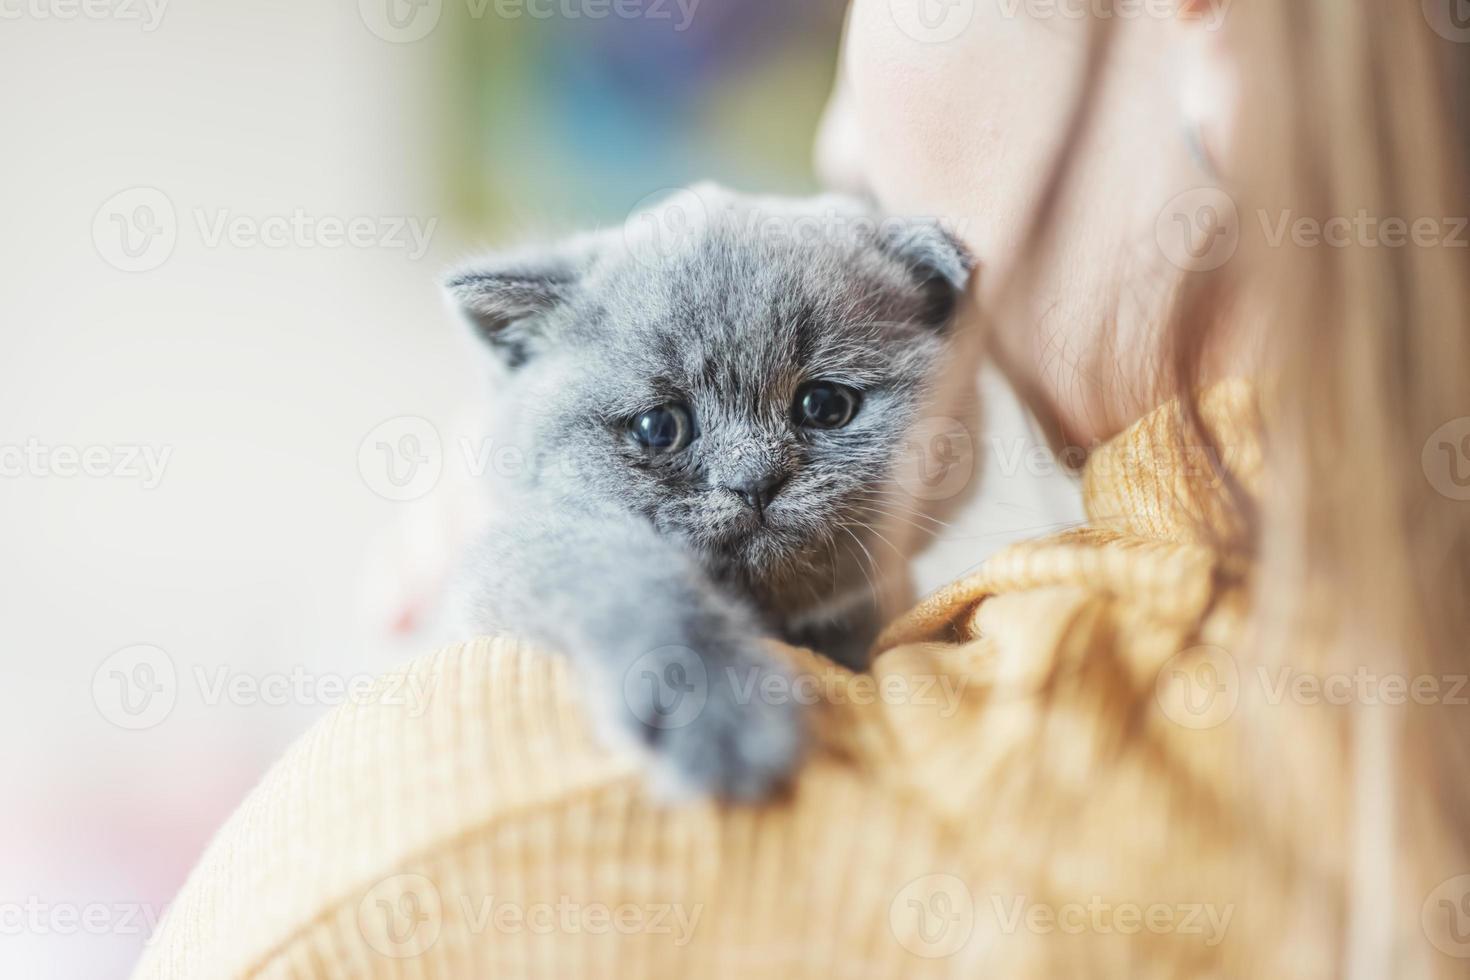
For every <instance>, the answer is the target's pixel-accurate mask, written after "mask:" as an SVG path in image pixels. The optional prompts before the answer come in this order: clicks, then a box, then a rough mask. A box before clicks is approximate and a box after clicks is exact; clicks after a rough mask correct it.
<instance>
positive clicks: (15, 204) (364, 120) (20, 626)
mask: <svg viewBox="0 0 1470 980" xmlns="http://www.w3.org/2000/svg"><path fill="white" fill-rule="evenodd" d="M27 2H30V0H27ZM24 9H25V8H23V7H20V6H19V4H18V2H10V0H7V3H6V6H5V8H4V11H5V12H6V18H7V19H4V20H0V91H3V92H4V93H5V94H4V96H3V97H0V133H3V134H4V137H3V138H4V146H5V149H4V157H3V163H0V168H3V175H4V179H3V181H0V221H3V230H0V270H3V272H0V445H18V444H24V443H25V442H26V441H27V440H28V439H32V438H34V439H36V440H39V441H40V442H41V443H45V444H49V445H52V446H75V447H78V448H81V447H89V446H105V447H110V448H112V449H119V448H121V447H126V446H129V445H146V446H153V447H169V448H170V449H171V451H172V456H171V458H170V459H169V463H168V466H167V468H166V470H165V471H164V473H165V475H164V478H163V479H162V482H161V483H160V484H159V485H158V486H157V487H156V488H155V489H143V488H142V486H141V485H140V481H139V480H136V479H129V478H124V477H110V478H95V477H94V478H87V477H72V478H62V477H57V476H54V475H52V476H46V475H42V474H38V473H37V472H35V471H34V469H31V470H28V471H27V472H26V473H25V474H24V475H22V476H20V477H14V476H12V477H9V478H0V556H3V558H0V631H3V632H0V643H3V645H4V646H3V652H0V658H3V661H0V663H3V671H4V673H3V677H4V683H3V684H0V758H3V760H4V773H5V777H6V778H5V785H6V787H7V788H6V790H5V791H4V792H3V796H4V797H5V798H6V800H7V802H6V803H5V804H4V805H3V806H0V976H4V977H16V978H20V977H27V978H29V977H49V976H56V977H63V976H65V977H82V976H85V977H105V976H121V975H124V974H125V973H126V970H127V969H128V967H129V966H130V964H131V963H132V961H133V959H134V958H135V956H136V951H137V949H138V948H139V944H140V943H141V941H142V937H141V936H138V935H135V934H132V933H131V930H130V929H129V928H128V926H127V924H126V923H124V922H123V919H124V918H125V917H126V916H127V913H126V912H125V911H123V910H118V911H115V912H113V913H110V915H111V919H112V922H113V924H112V925H110V926H108V927H106V928H105V929H104V931H103V934H102V935H89V934H88V932H87V930H86V929H85V928H78V927H77V926H76V925H75V924H74V923H73V924H71V925H70V926H69V925H68V923H69V920H68V919H67V912H66V911H65V907H66V906H68V905H73V906H76V907H82V906H85V905H87V904H89V903H94V902H102V903H104V904H107V905H109V906H124V905H136V904H142V905H147V906H150V907H151V908H153V909H156V908H157V907H158V906H161V905H162V904H163V903H164V902H166V901H167V900H168V899H169V897H170V896H171V895H172V894H173V891H174V890H175V888H176V887H177V885H178V883H179V881H180V880H181V878H182V875H183V874H184V873H185V872H186V871H187V868H188V866H189V865H190V864H191V863H192V861H193V860H194V858H195V857H196V856H197V854H198V852H199V850H200V849H201V848H202V846H203V844H204V843H205V841H206V840H207V837H208V835H209V833H210V832H211V830H212V829H213V828H214V827H215V826H216V825H217V824H218V823H219V822H220V821H221V820H222V819H223V818H224V817H225V816H226V815H227V814H228V812H229V810H230V809H231V808H232V807H233V805H234V804H235V803H236V802H237V801H238V799H239V798H240V796H241V795H242V794H243V793H244V792H245V791H246V789H248V787H249V785H250V784H251V783H253V782H254V780H255V779H256V778H258V776H259V773H260V772H261V771H262V769H263V767H264V766H265V765H267V764H268V763H269V762H270V761H271V760H272V759H273V758H274V757H275V756H276V755H278V754H279V752H280V751H281V750H282V749H283V748H284V747H285V745H286V744H287V743H288V741H289V740H290V738H291V737H292V736H293V735H295V734H296V733H297V732H299V731H300V730H301V729H302V728H303V727H304V726H305V725H306V724H307V723H308V722H309V720H310V719H311V718H313V717H315V716H317V715H318V714H319V713H320V712H321V710H322V709H320V708H319V707H317V706H315V705H311V704H300V703H296V704H288V705H285V706H279V707H277V706H270V705H265V704H259V703H256V704H248V703H245V704H230V703H228V700H226V701H225V702H222V703H220V704H218V705H215V706H210V705H206V704H205V703H204V698H205V693H204V692H201V691H200V690H199V688H198V685H197V683H196V681H195V677H196V676H197V675H196V674H195V670H196V669H197V668H202V669H204V670H206V671H207V672H208V673H207V674H206V676H207V677H209V678H210V679H211V681H212V680H213V679H215V677H216V676H217V675H216V674H215V673H213V672H214V671H215V670H216V668H218V667H220V666H224V667H226V668H228V669H229V670H230V671H231V672H236V673H238V672H248V673H251V674H253V675H257V676H258V675H264V674H268V673H269V672H272V671H288V670H289V669H290V668H291V667H292V666H293V665H305V666H307V667H308V668H309V669H310V670H312V671H315V672H334V671H335V672H339V673H342V674H350V673H354V672H359V671H373V670H378V669H381V668H383V667H386V666H388V665H390V664H391V663H392V662H394V661H395V660H397V659H400V657H401V656H402V655H403V654H402V651H396V650H394V649H392V647H391V645H390V644H389V643H388V641H387V640H385V638H384V636H385V634H383V633H382V632H381V631H378V630H375V629H373V628H372V625H373V624H372V621H371V620H370V619H367V618H364V617H362V616H360V615H359V614H358V610H359V597H360V594H361V584H360V570H361V565H362V556H363V552H364V547H365V541H366V540H367V539H368V538H369V537H370V536H371V534H372V533H373V532H374V530H375V529H376V528H379V527H381V526H382V525H384V524H385V523H386V522H388V521H390V520H392V519H394V516H395V505H393V504H391V503H388V502H386V501H384V500H382V499H380V498H378V497H377V496H375V495H374V494H373V493H371V492H370V491H369V490H368V489H367V488H366V487H365V486H364V483H363V480H362V479H361V477H360V476H359V472H358V466H357V450H358V444H359V442H360V441H361V440H362V439H363V437H364V435H365V434H366V433H367V432H368V430H370V429H371V428H372V427H373V425H375V424H376V423H377V422H379V421H381V420H382V419H385V418H389V417H393V416H398V415H403V414H416V415H429V416H448V415H450V414H452V413H453V412H454V411H456V410H457V409H458V407H459V406H460V405H462V404H463V402H464V400H465V398H466V397H467V394H466V393H467V390H468V387H469V384H470V381H471V375H470V374H469V372H467V371H466V370H464V369H463V367H462V365H461V364H460V363H459V360H460V358H459V355H458V352H457V350H456V348H455V347H454V346H453V344H452V337H451V334H450V332H449V331H448V330H447V329H446V328H445V325H444V322H443V318H442V316H441V303H440V300H439V297H438V294H437V289H436V286H435V282H434V280H435V276H436V275H437V273H438V271H439V270H440V268H441V267H442V266H443V264H444V263H445V261H446V256H448V255H450V254H453V253H454V251H455V246H453V245H451V244H450V243H449V241H448V232H447V230H444V231H441V233H440V234H439V235H436V236H435V239H434V241H433V247H432V249H431V250H430V252H429V253H428V254H427V255H425V256H423V257H421V258H418V259H417V260H414V259H411V258H409V257H408V256H407V255H406V254H405V253H404V251H403V250H399V249H393V248H379V247H369V248H350V247H345V248H337V249H328V248H321V247H299V246H297V245H289V246H287V247H266V246H260V245H257V246H254V247H233V246H231V245H230V244H228V243H223V244H219V245H216V246H215V247H210V245H209V244H207V243H206V242H205V241H204V240H203V236H202V235H201V233H200V232H199V230H198V228H197V227H196V226H195V219H194V211H195V209H198V208H202V209H207V210H208V211H209V213H210V217H211V218H213V217H214V216H215V213H216V212H217V211H218V210H219V209H229V210H230V211H231V212H233V213H234V214H236V215H245V216H249V217H251V218H263V217H265V216H268V215H272V214H288V215H289V214H291V213H292V212H293V211H295V209H297V208H301V209H304V211H305V212H306V213H309V214H311V215H314V216H336V217H340V218H344V219H345V218H351V217H354V216H359V215H367V216H391V215H412V216H418V217H420V218H422V219H424V220H430V219H433V218H435V217H436V216H437V209H438V208H439V207H440V206H441V204H440V201H439V199H438V195H437V193H436V192H435V190H434V187H433V172H434V166H433V164H432V161H431V160H430V159H428V157H427V156H426V152H425V150H424V149H423V148H424V147H431V146H433V145H434V141H433V139H432V138H430V133H429V132H427V130H428V128H429V127H430V126H432V125H434V119H433V116H432V113H431V112H427V111H426V107H432V106H433V105H434V102H435V100H434V98H433V88H434V85H435V81H434V78H433V75H432V72H433V65H434V57H433V52H434V50H435V45H437V44H440V43H442V42H441V41H439V40H438V39H434V38H430V39H428V40H427V41H425V42H423V43H422V44H419V45H413V46H407V45H395V44H389V43H385V42H384V41H383V40H381V39H379V38H377V37H375V36H373V35H372V34H371V33H369V31H367V30H366V29H364V25H363V22H362V20H361V19H360V17H359V13H358V10H357V9H356V5H355V3H353V2H345V3H343V2H339V3H303V2H301V0H249V2H245V3H227V2H184V0H176V2H173V3H170V4H169V5H168V6H167V8H166V9H165V12H164V16H163V19H162V22H161V23H160V24H159V25H158V27H157V29H156V30H153V31H151V32H148V31H145V30H144V29H143V27H142V25H141V24H139V23H138V22H128V21H120V20H116V19H104V20H91V19H85V18H82V19H77V20H72V21H59V20H55V19H48V20H41V19H38V18H36V17H34V16H31V15H24V16H21V17H19V18H18V19H14V13H15V12H16V11H17V10H24ZM138 186H147V187H153V188H157V189H159V190H161V191H163V192H164V193H165V194H166V195H167V197H168V199H169V200H170V201H171V202H172V205H173V207H174V208H175V210H176V213H177V218H178V221H177V225H178V238H177V245H176V248H175V250H174V252H173V254H172V256H171V257H170V258H168V260H167V261H166V262H164V263H163V264H162V265H161V266H160V267H158V268H156V269H153V270H152V271H145V272H132V273H129V272H123V271H118V270H117V269H116V268H113V267H112V266H110V265H109V264H108V262H107V261H106V260H105V259H104V257H103V255H102V253H101V252H100V251H99V248H98V245H97V244H96V243H94V240H93V231H92V229H93V223H94V216H95V215H96V212H97V211H98V209H99V207H101V206H102V205H103V204H104V202H106V201H108V200H109V199H110V198H111V197H112V196H113V195H115V194H117V193H118V192H120V191H124V190H125V189H128V188H133V187H138ZM104 245H105V243H104ZM132 644H152V645H156V646H157V647H160V648H162V649H163V650H164V651H166V652H167V654H168V655H169V657H171V658H172V661H173V662H174V664H175V665H176V669H177V674H178V677H179V688H178V692H177V697H176V706H175V707H174V709H173V711H172V712H171V713H170V714H169V715H168V717H167V718H166V719H165V720H163V721H162V722H161V723H158V724H156V725H155V726H154V727H151V728H149V729H147V730H143V731H126V730H124V729H122V728H119V727H117V726H115V725H113V724H111V723H109V721H108V720H107V719H106V718H104V717H103V713H102V712H100V711H99V710H98V708H97V706H96V705H95V704H94V702H93V698H92V684H93V674H94V671H96V670H97V668H98V666H99V664H101V663H102V662H103V661H104V659H105V658H107V657H108V656H109V654H111V653H112V652H113V651H115V650H118V649H119V648H123V647H127V646H129V645H132ZM245 700H247V701H248V700H249V699H245ZM303 700H304V699H303ZM27 902H29V903H30V904H31V905H32V906H33V909H34V908H36V907H37V903H38V902H39V903H40V906H39V908H40V910H39V911H33V912H27V913H25V920H24V922H22V923H20V927H19V928H17V922H16V920H15V919H14V917H13V915H12V917H11V918H10V920H9V921H7V919H6V917H5V915H4V914H3V910H4V909H6V908H8V907H10V906H12V905H14V904H17V903H27ZM47 909H49V910H50V911H47ZM145 911H147V910H145ZM94 914H97V913H94ZM37 916H40V919H39V924H38V925H37V924H34V923H36V921H37V918H36V917H37ZM67 933H70V934H67Z"/></svg>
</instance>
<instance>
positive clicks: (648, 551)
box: [448, 185, 972, 799]
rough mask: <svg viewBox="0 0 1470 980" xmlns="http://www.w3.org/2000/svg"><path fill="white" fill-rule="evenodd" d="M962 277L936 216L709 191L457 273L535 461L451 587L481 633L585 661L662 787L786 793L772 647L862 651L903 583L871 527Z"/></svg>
mask: <svg viewBox="0 0 1470 980" xmlns="http://www.w3.org/2000/svg"><path fill="white" fill-rule="evenodd" d="M971 268H972V262H971V259H970V257H969V255H968V253H967V252H966V251H965V249H964V248H963V246H961V245H960V244H959V243H958V242H957V241H956V240H955V239H954V238H953V237H951V236H950V235H949V234H948V233H946V232H945V231H944V230H943V229H942V228H941V227H940V226H939V225H938V224H937V223H935V222H930V221H918V220H914V221H896V220H893V219H884V218H882V217H881V216H879V215H877V214H874V213H872V212H871V211H869V210H868V209H867V208H866V207H865V206H864V205H862V204H860V203H858V202H856V201H853V200H849V199H846V198H839V197H823V198H818V199H815V200H788V199H776V198H750V197H741V196H737V195H734V194H731V193H729V192H727V191H723V190H720V189H718V188H715V187H713V186H711V185H701V186H699V187H697V188H694V189H692V190H691V191H686V192H682V193H681V194H680V195H678V196H676V197H675V198H673V199H671V200H670V201H668V202H665V203H664V204H663V205H662V206H660V207H657V208H655V209H652V210H651V211H649V212H647V213H646V214H644V215H641V216H640V218H639V220H635V221H633V222H630V224H629V225H628V226H627V227H626V228H620V229H616V230H612V231H603V232H596V233H591V234H587V235H583V236H580V237H577V238H574V239H572V240H570V241H567V242H565V243H563V244H561V245H559V246H555V247H552V248H549V249H545V250H534V251H519V252H510V253H506V254H501V255H495V256H491V257H489V258H486V259H484V260H482V261H480V262H478V263H476V264H474V265H471V266H470V267H469V268H467V269H465V270H463V271H461V272H459V273H458V274H456V275H454V276H453V277H452V278H451V279H450V280H449V282H448V289H449V291H450V294H451V296H452V297H453V299H454V301H455V302H456V303H457V304H458V306H459V307H460V308H461V309H462V310H463V312H464V314H465V315H466V317H467V318H468V320H469V322H470V324H471V325H472V326H473V328H474V331H475V333H476V334H477V336H478V337H479V338H480V339H481V340H483V341H484V343H485V344H487V345H488V346H489V348H490V349H491V350H492V351H494V352H495V353H496V354H497V355H498V358H497V361H498V364H499V370H498V372H497V379H496V384H495V389H494V396H495V404H494V411H493V413H492V416H493V425H494V429H493V431H492V438H493V439H494V440H495V442H496V444H497V445H499V446H502V447H506V446H508V447H515V448H516V449H518V450H519V452H520V456H521V458H523V459H524V465H523V466H519V467H517V468H516V472H515V473H509V474H507V473H502V474H501V476H503V477H505V479H502V480H500V481H498V483H497V486H496V487H495V488H494V493H495V497H496V501H495V504H496V506H495V510H496V513H497V517H496V519H495V523H494V526H493V527H492V528H491V529H490V531H489V532H488V533H487V535H486V536H485V538H484V539H483V541H481V542H480V543H479V544H478V545H477V547H476V549H475V552H474V558H473V560H472V561H471V563H470V564H469V566H468V573H467V575H465V576H464V577H463V581H462V582H461V583H460V585H459V588H458V591H459V592H460V593H461V596H460V598H461V603H462V604H463V605H466V606H467V608H468V613H469V617H470V621H471V623H472V625H474V626H475V627H477V628H479V629H482V630H486V631H490V632H508V633H514V634H516V635H518V636H522V637H525V638H527V639H529V640H532V641H534V642H536V643H538V644H541V645H544V646H546V647H548V648H551V649H557V650H560V651H563V652H564V653H566V654H568V655H569V656H570V657H571V658H572V661H573V663H574V665H575V667H576V668H577V670H578V671H579V672H580V673H581V675H582V677H583V681H584V684H585V686H586V688H587V689H588V694H587V698H588V700H589V703H590V705H591V707H592V708H593V710H594V713H596V714H598V715H600V716H601V719H602V720H603V721H604V722H610V723H611V724H612V726H613V729H614V730H615V731H620V732H622V733H626V734H631V735H632V736H633V738H634V739H635V741H636V742H638V743H640V744H641V745H643V746H645V747H646V748H648V749H649V750H651V752H652V754H653V757H654V761H655V764H656V771H657V772H658V773H659V774H660V775H662V776H663V777H665V780H666V781H668V780H672V782H673V784H674V785H675V786H677V787H679V788H681V789H684V790H687V791H692V792H695V793H710V794H714V795H717V796H722V797H726V798H732V799H756V798H760V797H762V796H764V795H766V794H768V793H769V792H771V791H772V790H773V789H774V788H776V787H777V786H778V785H779V784H780V783H781V782H782V781H783V780H784V779H785V777H787V776H788V775H789V773H790V772H791V770H792V768H793V767H794V766H795V764H796V762H797V761H798V759H799V757H800V754H801V741H802V740H801V724H800V717H799V714H798V709H797V706H796V704H795V703H794V701H793V699H792V698H790V697H780V696H770V695H769V694H766V693H764V692H768V691H772V690H775V691H780V690H782V689H783V688H782V687H781V685H782V684H783V682H785V681H788V680H789V678H787V677H786V675H785V673H784V672H783V671H782V669H781V668H780V667H779V666H777V665H776V664H775V662H774V661H773V660H771V659H770V657H769V655H768V654H767V652H766V651H765V650H764V649H763V647H762V642H761V637H762V636H763V635H771V636H776V637H780V638H782V639H784V640H787V641H789V642H791V643H795V644H799V645H804V646H809V647H812V648H814V649H816V650H819V651H821V652H823V653H825V654H827V655H829V656H831V657H832V658H834V659H836V660H838V661H840V662H842V663H845V664H847V665H849V666H852V667H854V668H857V669H861V668H862V667H864V666H865V665H866V659H867V650H868V647H869V646H870V644H871V643H872V642H873V640H874V639H875V637H876V633H877V630H878V628H879V627H880V626H881V625H882V623H883V621H884V620H885V619H886V618H887V617H888V616H890V615H892V614H893V613H894V612H896V611H897V605H898V604H899V603H902V602H904V601H906V600H907V596H906V595H905V594H904V593H905V591H906V585H907V577H906V575H907V572H906V569H899V570H898V571H896V572H895V571H894V570H893V563H892V562H886V563H885V562H880V561H878V560H877V559H878V558H880V557H882V555H881V550H882V549H884V548H885V547H888V546H891V544H892V542H891V539H890V538H887V537H883V535H882V533H881V532H880V531H878V530H877V529H876V526H877V525H878V524H879V517H880V516H881V515H892V514H894V513H895V512H896V511H897V508H896V507H894V506H889V505H888V504H887V503H886V502H888V501H890V500H892V499H893V498H895V497H896V496H897V495H898V494H897V489H896V488H895V486H894V471H895V466H896V465H897V464H898V459H899V456H900V453H901V451H902V449H903V446H904V442H905V439H906V438H907V437H908V436H909V434H910V432H911V430H912V427H913V426H914V424H915V423H916V422H917V421H918V420H919V419H920V417H921V415H922V414H923V413H924V412H925V411H927V410H929V408H928V405H929V402H930V400H931V399H932V398H933V397H934V395H935V389H936V382H935V379H936V376H937V375H938V373H939V368H940V365H941V362H942V361H944V360H945V359H946V358H947V356H948V355H950V354H952V353H953V351H952V338H951V337H950V336H949V330H948V328H949V326H950V323H951V321H952V319H953V315H954V311H955V307H956V304H957V302H958V300H959V298H960V296H961V295H962V293H963V292H964V290H965V287H966V284H967V281H968V279H969V276H970V272H971ZM880 539H881V541H880ZM900 557H903V556H900ZM766 685H774V686H766Z"/></svg>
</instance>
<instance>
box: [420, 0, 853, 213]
mask: <svg viewBox="0 0 1470 980" xmlns="http://www.w3.org/2000/svg"><path fill="white" fill-rule="evenodd" d="M687 2H688V0H686V3H687ZM546 3H547V6H546V7H544V8H540V9H541V10H542V11H543V12H544V11H546V10H548V9H556V8H552V6H551V4H550V2H549V0H546ZM640 5H641V8H646V10H645V14H646V16H639V17H630V16H617V15H610V16H607V17H604V18H601V19H591V18H589V17H586V16H582V17H576V18H568V17H566V16H564V15H563V14H558V15H557V16H553V17H544V16H543V17H533V16H531V15H530V14H529V13H526V14H524V15H522V16H519V17H514V18H505V17H499V16H479V17H476V16H474V15H473V13H472V12H471V10H470V8H469V7H468V5H464V4H452V5H448V6H447V7H446V10H445V18H446V22H447V23H446V26H447V27H449V30H448V31H446V34H447V35H448V36H449V37H452V38H454V41H453V47H452V52H451V55H450V58H449V63H448V64H447V65H446V66H445V73H444V76H443V78H442V84H443V85H444V87H445V90H446V100H445V107H446V111H445V113H444V116H443V123H444V125H443V132H444V139H445V143H444V145H443V146H442V147H441V148H440V150H441V152H440V154H439V159H440V160H442V161H445V163H444V166H445V168H446V171H447V172H446V173H445V174H444V178H443V182H442V187H443V188H444V191H445V193H446V194H447V195H449V199H448V200H447V201H446V205H447V206H446V209H445V210H446V211H447V212H448V213H450V214H453V215H454V216H455V217H456V219H457V220H463V221H465V222H466V223H467V224H468V225H469V226H471V227H474V228H477V229H480V230H481V231H484V232H488V233H494V232H496V231H499V230H511V229H518V228H522V227H525V226H527V225H531V224H534V225H535V226H536V227H546V226H548V225H550V226H553V227H557V228H565V227H572V226H577V225H584V226H585V225H586V224H588V223H589V222H598V221H613V220H621V219H622V218H623V217H624V216H626V215H627V213H628V211H629V209H630V208H631V207H632V206H633V205H634V204H636V203H637V202H638V201H640V200H641V199H642V198H644V197H646V196H647V195H649V194H650V193H652V192H655V191H657V190H661V189H664V188H670V187H677V186H683V185H686V184H689V183H692V182H694V181H696V180H702V179H713V180H718V181H720V182H722V183H726V184H729V185H731V186H734V187H737V188H741V189H758V190H761V191H771V192H791V193H801V192H807V191H811V190H814V189H815V183H814V181H813V178H812V175H811V152H812V138H813V134H814V132H815V129H816V125H817V121H818V119H819V117H820V114H821V111H822V106H823V104H824V102H825V100H826V96H827V94H828V91H829V90H830V87H831V84H832V79H833V75H834V71H835V68H836V61H837V53H838V42H839V39H840V35H841V23H842V17H843V11H844V9H845V3H844V0H696V2H695V3H694V5H693V6H692V7H689V8H686V9H687V10H688V13H689V16H687V17H686V16H685V13H684V12H683V11H681V10H680V8H679V6H678V5H677V4H676V3H675V2H674V0H638V2H637V3H627V4H620V5H619V9H623V10H630V9H633V8H635V7H640ZM664 14H666V15H667V16H664Z"/></svg>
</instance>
